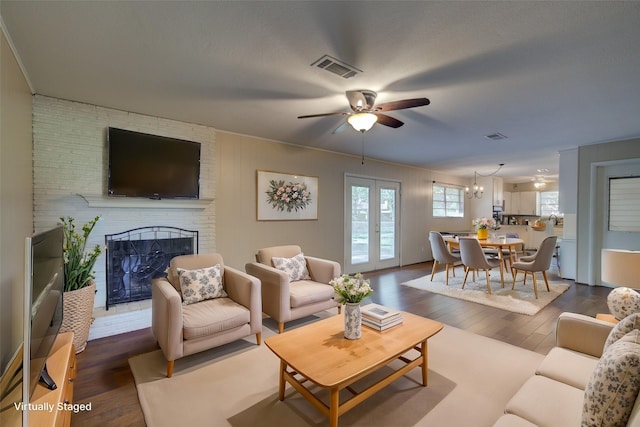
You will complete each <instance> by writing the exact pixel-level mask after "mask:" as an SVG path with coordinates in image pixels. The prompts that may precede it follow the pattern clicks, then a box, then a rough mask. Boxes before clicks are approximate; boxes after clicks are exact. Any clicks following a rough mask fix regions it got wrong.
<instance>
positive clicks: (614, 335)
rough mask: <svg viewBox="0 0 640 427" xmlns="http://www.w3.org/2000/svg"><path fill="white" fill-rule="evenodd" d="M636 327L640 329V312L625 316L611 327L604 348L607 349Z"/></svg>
mask: <svg viewBox="0 0 640 427" xmlns="http://www.w3.org/2000/svg"><path fill="white" fill-rule="evenodd" d="M634 329H640V313H633V314H631V315H629V316H627V317H625V318H624V319H622V320H621V321H620V322H618V323H617V324H616V326H614V327H613V329H611V332H609V336H608V337H607V340H606V341H605V343H604V350H605V351H606V349H607V348H608V347H609V346H610V345H611V344H613V343H614V342H616V341H618V340H619V339H620V338H622V337H624V336H625V335H627V334H628V333H629V332H631V331H633V330H634Z"/></svg>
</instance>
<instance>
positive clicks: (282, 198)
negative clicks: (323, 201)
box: [256, 170, 318, 221]
mask: <svg viewBox="0 0 640 427" xmlns="http://www.w3.org/2000/svg"><path fill="white" fill-rule="evenodd" d="M257 172H258V174H257V178H258V184H257V187H256V189H257V191H256V195H257V203H256V205H257V210H258V221H288V220H317V219H318V177H315V176H304V175H292V174H288V173H280V172H270V171H260V170H259V171H257Z"/></svg>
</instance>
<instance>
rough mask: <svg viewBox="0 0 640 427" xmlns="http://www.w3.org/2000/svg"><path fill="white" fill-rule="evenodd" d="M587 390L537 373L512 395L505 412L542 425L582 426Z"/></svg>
mask: <svg viewBox="0 0 640 427" xmlns="http://www.w3.org/2000/svg"><path fill="white" fill-rule="evenodd" d="M583 398H584V391H582V390H580V389H578V388H575V387H572V386H570V385H567V384H564V383H561V382H559V381H555V380H552V379H550V378H547V377H543V376H541V375H534V376H532V377H531V378H529V379H528V380H527V382H525V383H524V385H523V386H522V387H521V388H520V390H518V391H517V392H516V394H514V395H513V397H512V398H511V400H509V402H508V403H507V406H506V408H505V412H506V413H508V414H513V415H517V416H518V417H520V418H524V419H525V420H527V421H529V422H530V423H532V424H535V425H537V426H541V427H545V426H546V427H557V426H579V425H580V418H581V416H582V402H583Z"/></svg>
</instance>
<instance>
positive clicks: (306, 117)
mask: <svg viewBox="0 0 640 427" xmlns="http://www.w3.org/2000/svg"><path fill="white" fill-rule="evenodd" d="M348 114H349V113H347V112H345V111H341V112H339V113H323V114H309V115H307V116H298V118H299V119H309V118H311V117H326V116H346V115H348Z"/></svg>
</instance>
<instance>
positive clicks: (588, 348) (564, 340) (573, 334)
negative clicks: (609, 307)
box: [556, 313, 615, 357]
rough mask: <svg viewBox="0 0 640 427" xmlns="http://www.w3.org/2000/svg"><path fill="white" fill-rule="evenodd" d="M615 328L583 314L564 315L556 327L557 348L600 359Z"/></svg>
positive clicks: (560, 317) (610, 324)
mask: <svg viewBox="0 0 640 427" xmlns="http://www.w3.org/2000/svg"><path fill="white" fill-rule="evenodd" d="M614 326H615V325H614V324H612V323H609V322H605V321H602V320H598V319H595V318H593V317H590V316H585V315H583V314H577V313H562V314H560V316H559V317H558V322H557V326H556V346H558V347H563V348H566V349H569V350H574V351H578V352H580V353H584V354H588V355H591V356H594V357H600V356H602V349H603V348H604V343H605V341H606V340H607V337H608V336H609V333H610V332H611V329H613V327H614Z"/></svg>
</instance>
